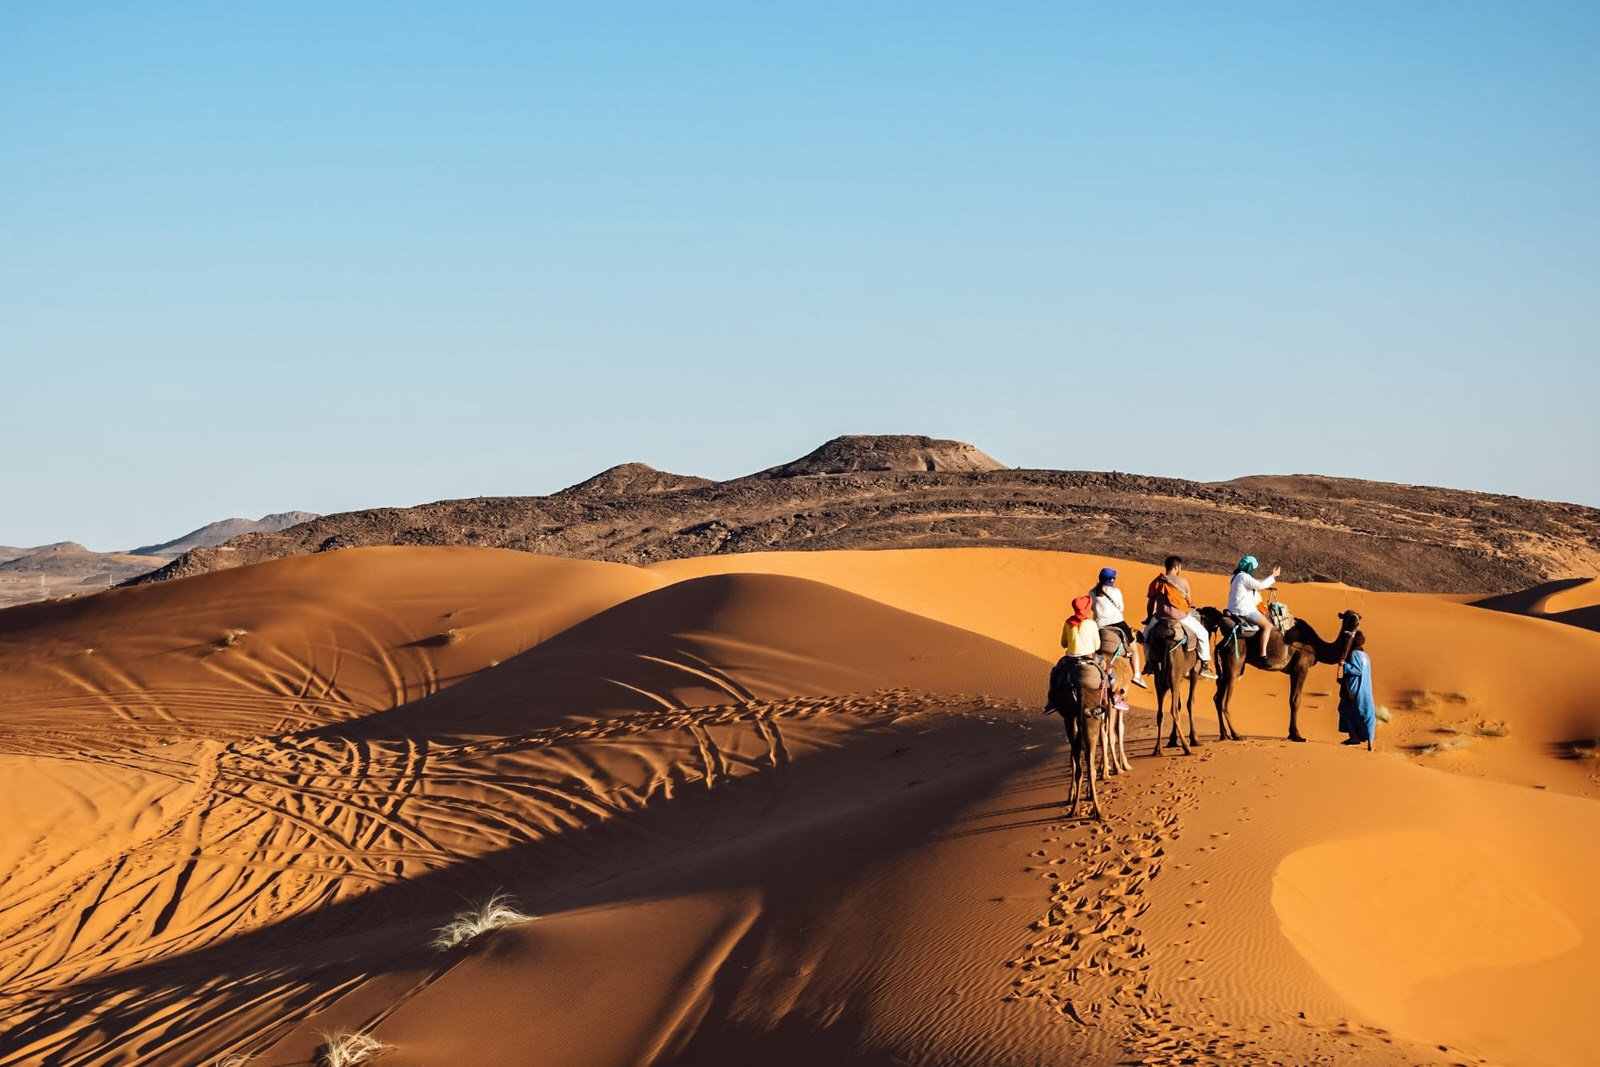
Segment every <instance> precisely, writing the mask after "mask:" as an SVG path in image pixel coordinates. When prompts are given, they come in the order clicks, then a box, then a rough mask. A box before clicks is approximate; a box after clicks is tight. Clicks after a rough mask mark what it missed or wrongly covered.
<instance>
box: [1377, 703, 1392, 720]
mask: <svg viewBox="0 0 1600 1067" xmlns="http://www.w3.org/2000/svg"><path fill="white" fill-rule="evenodd" d="M1378 721H1379V722H1394V712H1392V711H1390V710H1389V705H1387V704H1379V705H1378Z"/></svg>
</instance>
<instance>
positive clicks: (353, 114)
mask: <svg viewBox="0 0 1600 1067" xmlns="http://www.w3.org/2000/svg"><path fill="white" fill-rule="evenodd" d="M1597 48H1600V6H1596V5H1592V4H1539V3H1504V4H1481V3H1423V4H1407V3H1381V4H1355V3H1341V4H1325V5H1306V4H1292V3H1261V4H1228V3H1218V4H1204V5H1202V4H1187V3H1186V4H1159V3H1155V4H1141V5H1126V4H1115V3H1106V4H1070V3H1013V4H984V5H978V4H971V5H966V4H942V3H934V2H922V3H915V4H912V3H905V4H901V3H872V4H861V3H838V4H827V3H806V4H792V5H791V4H768V3H763V4H671V3H640V4H603V3H596V4H582V5H577V4H574V5H559V6H558V5H537V4H533V5H530V4H520V3H518V4H512V3H505V4H498V3H473V2H460V3H452V4H427V5H411V4H400V3H366V4H355V3H338V2H329V3H315V4H312V3H304V4H301V3H279V4H260V5H236V4H229V5H216V4H206V5H201V4H193V5H186V4H161V3H148V4H137V5H131V4H71V5H65V4H34V5H10V6H8V7H7V8H5V9H4V11H3V12H0V190H3V193H4V195H3V196H0V362H3V367H0V371H3V379H0V381H3V387H4V391H3V393H0V396H3V398H4V408H3V411H4V418H3V420H0V456H4V457H5V460H6V463H5V465H4V467H3V468H0V469H3V472H4V473H3V474H0V544H20V545H29V544H36V543H43V542H47V541H54V540H61V539H72V540H78V541H82V542H84V543H86V544H88V545H89V546H90V547H92V548H98V549H114V548H126V547H130V546H132V545H135V544H140V543H147V542H152V541H158V540H164V539H166V538H168V537H171V536H175V535H177V534H178V533H181V532H183V531H185V530H187V529H189V528H192V527H195V526H198V525H200V524H202V523H204V522H207V521H210V520H213V519H217V518H222V517H225V516H228V515H247V516H252V517H253V516H257V515H260V514H262V513H264V512H268V511H279V510H286V509H291V508H303V509H307V510H313V511H321V512H329V511H339V510H348V509H352V508H360V507H370V506H377V505H405V504H414V503H420V502H424V501H428V500H435V499H440V498H446V497H462V496H473V495H479V494H521V493H543V492H549V491H551V490H554V489H557V488H560V487H561V486H563V485H567V484H570V483H571V482H574V481H577V480H579V479H581V478H583V477H586V476H588V475H590V474H592V473H594V472H596V471H598V470H600V469H602V468H604V467H607V466H610V465H611V464H613V463H618V462H623V461H628V460H644V461H646V462H649V463H652V464H654V465H656V466H658V467H663V468H666V469H670V470H677V471H681V472H684V473H694V474H703V475H707V476H711V477H730V476H734V475H738V474H742V473H747V472H749V471H753V470H757V469H759V468H762V467H765V466H769V465H771V464H774V463H778V462H781V461H784V460H787V459H790V458H793V457H794V456H796V455H799V454H801V453H803V452H805V451H808V450H809V449H810V448H812V447H814V446H815V445H817V444H819V443H821V442H822V441H823V440H825V439H826V438H828V437H831V436H834V435H835V434H839V433H851V432H856V433H863V432H864V433H873V432H894V433H928V434H933V435H936V436H944V437H956V438H960V439H963V440H967V441H971V442H973V443H975V444H977V445H978V446H980V447H982V448H984V449H985V450H987V451H988V452H990V453H991V454H993V455H994V456H996V457H997V458H999V459H1001V460H1002V461H1004V462H1007V463H1010V464H1013V465H1017V466H1031V467H1064V468H1092V469H1117V470H1132V471H1138V472H1141V473H1151V474H1168V475H1178V476H1185V477H1196V478H1204V479H1218V478H1229V477H1235V476H1238V475H1243V474H1250V473H1323V474H1336V475H1348V476H1356V477H1364V478H1374V479H1380V480H1386V481H1400V482H1416V483H1424V484H1436V485H1449V486H1456V487H1461V488H1470V489H1482V490H1488V491H1495V492H1507V493H1514V494H1518V495H1523V496H1532V497H1545V498H1551V499H1559V500H1569V501H1576V502H1580V503H1586V504H1591V505H1600V473H1597V472H1600V463H1597V462H1596V459H1597V454H1600V429H1597V421H1596V418H1595V407H1596V402H1597V400H1600V388H1597V386H1596V384H1595V375H1596V371H1595V370H1594V369H1593V368H1594V367H1595V366H1596V364H1597V356H1600V351H1597V348H1600V345H1597V338H1600V75H1597V73H1596V70H1597V68H1596V64H1595V63H1594V61H1593V56H1594V55H1595V54H1596V50H1597Z"/></svg>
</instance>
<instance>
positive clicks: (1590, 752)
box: [1572, 737, 1600, 760]
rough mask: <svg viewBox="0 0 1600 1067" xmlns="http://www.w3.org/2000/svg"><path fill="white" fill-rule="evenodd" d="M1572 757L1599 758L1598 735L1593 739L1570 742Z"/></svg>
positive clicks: (1599, 742) (1599, 741) (1599, 740)
mask: <svg viewBox="0 0 1600 1067" xmlns="http://www.w3.org/2000/svg"><path fill="white" fill-rule="evenodd" d="M1572 758H1573V759H1585V760H1588V759H1600V737H1597V738H1595V739H1594V740H1593V741H1575V742H1573V744H1572Z"/></svg>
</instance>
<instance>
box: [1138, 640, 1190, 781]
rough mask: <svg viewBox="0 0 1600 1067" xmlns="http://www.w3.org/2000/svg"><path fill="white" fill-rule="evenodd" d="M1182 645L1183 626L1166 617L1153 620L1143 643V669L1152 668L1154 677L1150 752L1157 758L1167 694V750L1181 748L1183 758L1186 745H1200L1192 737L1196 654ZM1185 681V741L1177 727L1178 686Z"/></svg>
mask: <svg viewBox="0 0 1600 1067" xmlns="http://www.w3.org/2000/svg"><path fill="white" fill-rule="evenodd" d="M1182 642H1183V624H1182V623H1181V622H1178V621H1177V620H1175V619H1167V618H1162V619H1158V620H1156V624H1155V626H1154V627H1153V628H1152V629H1151V631H1150V639H1149V640H1148V641H1146V642H1145V666H1146V667H1148V668H1150V669H1152V670H1153V671H1154V672H1155V676H1156V747H1155V751H1154V752H1152V753H1151V755H1153V756H1159V755H1161V706H1162V704H1164V703H1165V702H1166V699H1167V694H1168V693H1171V694H1172V739H1171V740H1170V741H1168V742H1167V747H1168V748H1173V747H1175V746H1181V747H1182V748H1183V754H1184V755H1185V756H1187V755H1188V754H1189V746H1191V745H1198V744H1199V743H1200V740H1199V738H1197V737H1195V735H1194V687H1195V685H1196V684H1197V683H1198V682H1199V679H1200V652H1199V650H1198V649H1196V648H1193V647H1186V646H1185V645H1184V644H1183V643H1182ZM1185 678H1187V679H1188V680H1189V696H1188V699H1187V701H1185V703H1186V704H1187V705H1188V708H1189V740H1188V741H1185V740H1184V739H1183V734H1182V733H1181V731H1180V730H1179V727H1178V723H1179V712H1180V711H1181V710H1182V709H1181V707H1180V704H1179V700H1178V685H1179V683H1180V682H1182V681H1183V680H1184V679H1185Z"/></svg>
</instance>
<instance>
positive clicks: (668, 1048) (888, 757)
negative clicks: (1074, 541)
mask: <svg viewBox="0 0 1600 1067" xmlns="http://www.w3.org/2000/svg"><path fill="white" fill-rule="evenodd" d="M1107 562H1109V563H1111V564H1112V565H1113V566H1115V567H1117V568H1118V570H1119V571H1120V572H1121V577H1120V581H1121V584H1122V586H1123V588H1124V590H1125V592H1126V595H1127V598H1128V601H1129V614H1130V616H1132V617H1133V618H1135V619H1136V620H1137V618H1138V617H1139V616H1140V615H1141V614H1142V611H1141V609H1142V607H1143V593H1144V588H1145V585H1146V584H1147V583H1148V581H1149V579H1150V577H1152V576H1153V574H1154V568H1152V567H1150V566H1149V565H1147V564H1139V563H1135V562H1130V561H1125V560H1105V559H1102V558H1100V557H1098V556H1089V555H1076V554H1072V553H1058V552H1040V551H1026V550H1014V549H984V548H973V549H934V550H920V551H881V552H818V553H757V554H747V555H723V556H716V557H707V558H700V559H685V560H676V561H672V562H669V563H661V564H656V565H652V566H649V567H633V566H626V565H620V564H608V563H594V562H581V561H572V560H561V559H551V558H543V557H538V556H531V555H527V554H524V553H519V552H512V551H503V550H495V549H469V548H368V549H350V550H345V551H339V552H331V553H323V554H318V555H311V556H300V557H292V558H287V559H282V560H277V561H274V562H270V563H265V564H260V565H256V566H249V567H242V568H238V569H233V570H225V571H218V572H215V573H211V574H206V575H202V576H199V577H196V578H190V579H185V580H180V581H173V582H166V583H159V584H153V585H147V586H141V587H138V588H134V589H127V590H117V591H113V592H110V593H107V594H102V595H98V596H94V597H88V598H81V599H78V600H73V601H68V602H61V603H48V604H38V605H32V606H28V607H23V608H17V609H12V610H9V611H4V612H0V860H4V865H3V867H0V872H3V873H0V991H3V992H0V1018H3V1019H5V1024H4V1027H3V1029H0V1064H5V1065H13V1064H14V1065H22V1064H40V1063H50V1064H61V1065H64V1067H68V1065H70V1067H79V1065H91V1064H95V1065H98V1064H123V1063H133V1062H138V1063H150V1064H173V1065H179V1064H182V1065H191V1064H212V1063H216V1062H219V1061H221V1060H222V1059H223V1058H224V1057H226V1056H230V1055H239V1056H243V1055H248V1056H251V1057H253V1058H252V1059H250V1060H249V1062H250V1063H251V1064H252V1065H253V1067H263V1065H269V1067H290V1065H304V1064H307V1063H311V1062H317V1061H316V1057H318V1056H319V1055H320V1056H324V1057H325V1053H326V1048H327V1044H328V1041H329V1038H328V1036H327V1035H329V1034H332V1033H334V1032H336V1031H345V1032H348V1033H350V1034H355V1035H370V1036H371V1037H372V1038H373V1039H374V1040H378V1041H381V1042H382V1043H383V1044H384V1045H385V1046H387V1047H386V1048H385V1049H384V1050H383V1051H382V1053H381V1057H379V1058H377V1059H375V1060H374V1061H373V1062H378V1063H382V1064H385V1065H393V1067H407V1065H413V1067H421V1065H424V1064H457V1063H460V1064H465V1063H471V1064H475V1065H485V1067H513V1065H517V1067H520V1065H525V1064H529V1063H549V1064H562V1065H569V1064H570V1065H579V1064H594V1065H608V1064H619V1063H679V1064H707V1065H711V1064H729V1063H743V1062H762V1063H770V1064H779V1065H787V1064H792V1065H796V1067H798V1065H813V1064H819V1063H840V1064H889V1063H922V1064H971V1065H980V1064H981V1065H990V1064H1008V1065H1009V1064H1015V1065H1023V1064H1047V1063H1048V1064H1057V1063H1093V1064H1100V1063H1104V1064H1115V1063H1128V1062H1135V1063H1141V1062H1148V1063H1167V1062H1172V1063H1178V1062H1200V1063H1212V1062H1247V1063H1279V1064H1305V1063H1312V1062H1318V1061H1321V1062H1341V1063H1342V1062H1351V1063H1363V1064H1367V1063H1370V1064H1379V1065H1396V1067H1398V1065H1400V1064H1414V1063H1427V1064H1433V1063H1439V1064H1444V1063H1460V1062H1472V1063H1475V1062H1482V1061H1487V1062H1496V1063H1518V1064H1525V1063H1527V1064H1566V1063H1580V1062H1585V1061H1586V1060H1587V1059H1588V1058H1589V1052H1590V1049H1589V1045H1590V1044H1591V1042H1590V1041H1589V1039H1588V1037H1587V1035H1586V1034H1585V1033H1584V1031H1583V1030H1582V1028H1581V1026H1579V1025H1576V1024H1575V1020H1580V1019H1581V1018H1582V1017H1583V1012H1584V1011H1585V1010H1586V1008H1587V998H1588V996H1589V990H1590V987H1591V986H1592V979H1593V976H1594V975H1595V974H1596V973H1600V948H1597V946H1600V897H1597V896H1596V895H1595V894H1594V892H1593V890H1592V887H1593V884H1594V882H1595V880H1596V878H1597V876H1600V860H1597V858H1596V856H1595V853H1594V850H1593V848H1592V847H1591V846H1590V845H1589V844H1588V843H1589V842H1592V841H1594V840H1596V839H1597V837H1600V758H1594V756H1593V755H1589V753H1594V752H1595V751H1596V750H1600V702H1597V701H1596V699H1595V697H1594V695H1593V694H1594V693H1595V692H1596V691H1597V683H1600V676H1597V674H1600V670H1597V665H1600V632H1596V631H1595V630H1594V629H1592V628H1586V627H1585V626H1583V625H1572V624H1570V622H1569V621H1566V620H1567V619H1568V618H1569V617H1570V616H1571V615H1572V613H1574V612H1578V613H1581V612H1585V611H1589V610H1593V609H1596V608H1600V592H1596V585H1597V583H1594V582H1589V583H1572V584H1563V585H1560V587H1559V588H1548V587H1543V588H1541V589H1538V590H1530V591H1528V593H1527V594H1513V595H1512V596H1511V597H1509V598H1499V599H1500V600H1502V601H1504V602H1503V603H1495V604H1483V605H1478V606H1475V605H1473V604H1469V603H1462V602H1461V600H1462V598H1460V597H1449V596H1437V597H1436V596H1429V595H1425V594H1398V593H1390V594H1380V593H1372V592H1366V591H1363V590H1360V589H1355V588H1352V587H1347V586H1341V585H1332V584H1297V585H1286V586H1285V587H1284V588H1282V589H1281V591H1280V592H1281V596H1282V599H1283V601H1284V602H1285V603H1286V604H1287V605H1288V606H1289V607H1290V609H1291V610H1292V611H1293V612H1294V613H1295V614H1296V615H1297V616H1299V617H1301V618H1303V619H1304V620H1305V621H1307V622H1308V623H1309V624H1310V625H1312V626H1313V627H1315V628H1316V629H1317V630H1318V632H1319V633H1322V634H1323V635H1324V636H1327V637H1331V636H1332V635H1333V633H1334V632H1335V631H1336V629H1337V626H1338V622H1337V618H1336V616H1337V615H1338V613H1339V612H1341V611H1346V610H1355V611H1358V612H1360V613H1361V615H1362V623H1361V625H1362V628H1363V630H1364V631H1365V632H1366V634H1367V638H1368V646H1367V647H1368V650H1369V651H1370V653H1371V655H1372V659H1373V664H1374V668H1373V669H1374V675H1375V679H1376V682H1377V698H1378V701H1379V703H1380V704H1382V705H1383V706H1384V709H1385V714H1386V716H1387V719H1386V721H1383V722H1381V723H1380V726H1379V733H1378V740H1377V745H1376V749H1377V750H1376V751H1374V752H1367V751H1365V750H1362V749H1356V748H1346V747H1341V746H1338V745H1336V744H1334V743H1333V742H1334V741H1336V740H1338V738H1339V733H1338V731H1337V729H1336V727H1335V703H1336V698H1335V695H1334V694H1335V692H1336V687H1335V683H1334V672H1333V668H1332V667H1331V666H1319V667H1317V668H1316V669H1315V671H1314V673H1313V674H1312V676H1311V679H1310V681H1309V683H1308V684H1307V686H1306V694H1305V698H1304V703H1303V705H1302V708H1301V714H1300V722H1301V728H1302V729H1303V730H1304V731H1305V732H1306V734H1307V736H1308V737H1309V738H1310V743H1309V744H1299V745H1297V744H1291V743H1288V742H1286V741H1284V740H1283V737H1284V733H1285V724H1286V722H1287V703H1286V701H1287V678H1286V676H1284V675H1279V674H1265V673H1262V672H1259V671H1255V670H1250V671H1247V672H1246V674H1245V676H1244V678H1243V681H1242V683H1241V684H1242V691H1241V693H1240V695H1239V696H1238V697H1237V699H1236V700H1235V703H1234V710H1233V714H1234V719H1235V723H1236V725H1237V726H1238V727H1239V729H1240V731H1241V732H1242V733H1243V734H1245V735H1246V739H1245V740H1243V741H1240V742H1229V743H1220V742H1217V741H1216V740H1215V739H1216V737H1217V723H1216V714H1215V711H1214V709H1213V707H1212V702H1211V696H1212V692H1213V689H1212V684H1211V683H1210V682H1202V683H1201V684H1200V688H1199V690H1198V691H1197V696H1196V701H1195V716H1194V722H1195V730H1196V735H1197V737H1198V739H1199V740H1200V741H1201V742H1203V744H1202V746H1201V747H1200V748H1199V749H1198V750H1197V751H1196V752H1195V754H1194V755H1192V756H1188V757H1184V756H1180V755H1176V754H1170V753H1168V752H1166V751H1165V750H1163V753H1162V754H1161V755H1159V756H1155V757H1152V756H1150V755H1149V752H1150V749H1151V748H1152V746H1153V743H1154V741H1155V740H1156V739H1155V737H1154V716H1153V702H1152V698H1151V696H1150V695H1149V694H1148V693H1147V692H1145V691H1143V690H1138V689H1134V690H1132V691H1131V697H1130V699H1131V702H1132V704H1133V709H1132V711H1131V712H1130V730H1131V736H1130V744H1129V748H1130V750H1131V751H1133V752H1134V753H1135V754H1136V756H1137V758H1136V759H1135V760H1134V762H1133V771H1132V772H1131V774H1128V775H1126V776H1117V777H1113V778H1111V779H1110V780H1109V781H1106V782H1103V783H1102V784H1101V797H1102V801H1103V805H1104V808H1105V811H1106V821H1105V822H1104V823H1103V824H1101V823H1096V822H1094V821H1092V820H1089V819H1086V818H1081V817H1069V816H1068V814H1067V813H1066V811H1065V810H1064V807H1063V804H1062V801H1063V800H1064V799H1065V779H1066V773H1065V766H1064V754H1063V749H1064V746H1063V741H1062V726H1061V721H1060V720H1059V719H1058V718H1056V717H1055V716H1049V717H1046V716H1043V715H1041V714H1040V711H1041V706H1042V704H1043V701H1044V690H1045V676H1046V673H1047V671H1048V669H1049V665H1050V663H1051V662H1053V661H1054V659H1055V658H1056V656H1057V655H1058V654H1059V640H1058V639H1059V635H1060V629H1061V620H1062V617H1063V615H1064V614H1065V609H1066V606H1067V604H1068V602H1069V600H1070V598H1071V597H1072V596H1073V595H1076V594H1078V593H1081V592H1083V591H1084V590H1086V589H1087V588H1088V587H1089V585H1090V584H1091V583H1092V581H1093V579H1094V575H1095V573H1096V572H1097V571H1098V569H1099V568H1100V566H1102V565H1103V564H1105V563H1107ZM1192 577H1193V579H1194V584H1195V588H1196V593H1197V595H1198V597H1199V599H1200V600H1201V601H1203V602H1206V603H1212V604H1216V603H1220V602H1221V601H1222V600H1223V598H1224V596H1225V591H1226V578H1225V577H1224V576H1219V575H1207V574H1197V575H1193V576H1192ZM1489 608H1493V609H1497V610H1486V609H1489ZM1184 727H1185V729H1187V728H1188V720H1187V718H1186V719H1185V720H1184ZM497 894H499V895H500V899H499V901H498V902H497V903H498V904H499V905H502V906H503V908H504V910H503V912H501V913H500V914H499V916H498V918H496V919H495V921H493V922H485V923H483V924H481V925H479V924H472V923H469V924H467V926H465V927H463V928H462V929H463V930H466V931H467V932H466V933H463V934H461V936H459V937H453V938H449V937H447V938H444V939H443V940H442V941H441V939H440V937H439V931H440V929H441V928H443V927H445V926H446V925H447V924H449V923H450V922H451V920H452V919H453V918H455V917H457V916H458V915H463V914H466V913H470V912H472V911H474V909H475V907H476V906H478V905H483V904H485V903H486V902H489V901H490V899H491V898H492V897H495V896H496V895H497ZM436 941H440V943H441V944H444V945H446V946H447V947H443V948H441V947H438V946H436V945H435V942H436ZM457 941H459V942H461V943H459V944H455V943H453V942H457Z"/></svg>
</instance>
